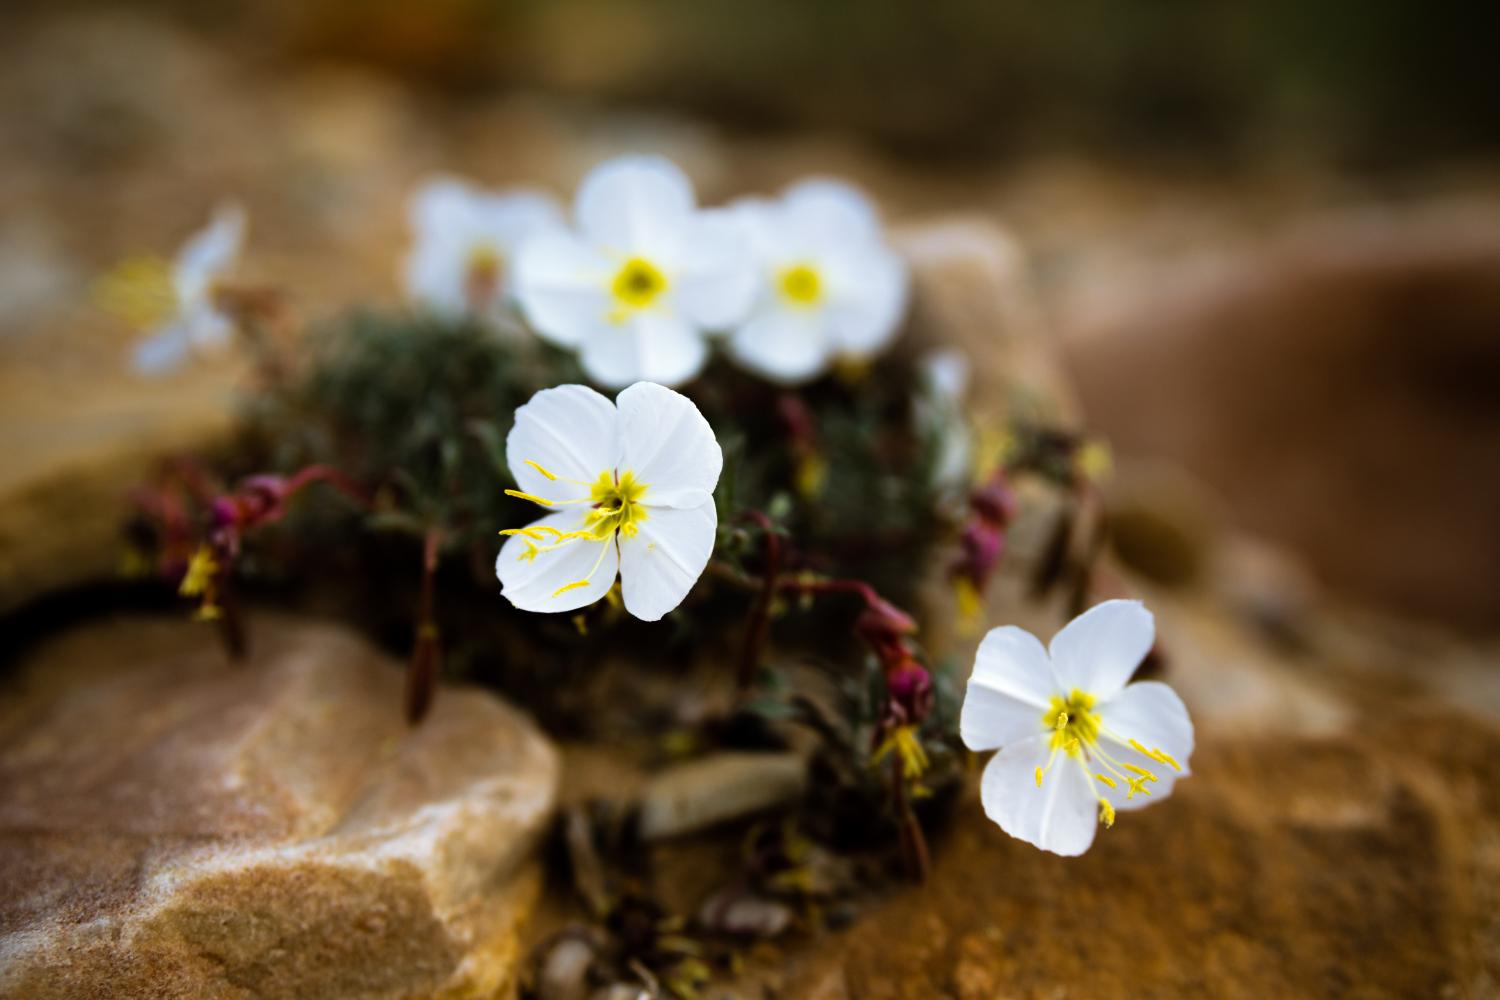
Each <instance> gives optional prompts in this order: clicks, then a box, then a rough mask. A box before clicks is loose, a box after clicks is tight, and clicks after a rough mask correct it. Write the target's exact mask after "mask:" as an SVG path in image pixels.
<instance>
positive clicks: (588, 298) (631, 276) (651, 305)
mask: <svg viewBox="0 0 1500 1000" xmlns="http://www.w3.org/2000/svg"><path fill="white" fill-rule="evenodd" d="M694 206H695V200H694V196H693V188H692V185H691V183H690V182H689V181H688V179H687V177H686V176H684V175H683V173H682V171H680V170H678V169H677V168H676V167H675V166H673V165H672V164H671V163H669V162H667V161H666V160H664V159H661V158H660V157H652V156H624V157H620V158H618V159H615V160H610V161H608V162H607V163H603V164H601V165H600V166H598V167H596V168H595V169H594V170H593V172H591V173H590V174H589V176H588V177H586V178H585V179H584V181H583V184H582V185H581V186H580V187H579V189H578V196H577V200H576V203H575V206H574V214H575V216H576V222H577V231H571V230H559V231H553V232H549V233H544V234H541V235H538V236H535V237H533V238H532V239H529V240H527V241H526V243H525V244H524V245H523V246H522V247H521V250H520V253H519V255H518V257H517V260H516V298H517V299H518V300H519V301H520V303H521V307H522V309H523V310H524V311H525V313H526V317H527V318H528V319H529V320H530V321H531V324H532V326H534V327H535V328H536V331H537V333H538V334H540V335H541V336H542V337H544V338H546V339H547V340H550V341H552V342H554V343H556V344H559V345H561V346H563V347H570V348H574V349H576V350H577V351H578V352H579V356H580V360H581V361H582V363H583V368H584V371H586V372H587V373H588V374H589V377H590V378H592V379H594V380H595V381H597V382H599V383H600V384H603V385H608V386H622V385H628V384H630V383H631V382H634V381H636V380H637V379H647V380H650V381H653V382H660V383H663V384H666V385H678V384H681V383H683V382H686V381H688V380H689V379H691V378H693V377H694V376H696V375H697V374H698V372H699V371H701V370H702V368H703V363H704V361H705V360H706V358H707V356H708V347H707V345H706V344H705V343H704V341H703V335H704V333H705V332H706V331H710V330H718V329H727V328H728V327H730V326H732V325H733V324H735V323H736V322H738V321H739V319H740V318H741V317H742V316H743V315H744V313H745V310H746V309H747V308H748V307H749V304H750V297H751V295H752V294H753V290H754V275H753V273H752V272H751V270H750V269H749V266H748V261H747V258H746V257H745V254H744V250H743V246H742V244H741V242H740V241H739V239H738V238H737V235H736V233H735V230H734V227H733V226H732V225H730V224H729V222H728V220H726V219H723V218H718V217H714V216H710V215H709V214H708V213H703V212H700V211H698V210H697V209H696V208H695V207H694Z"/></svg>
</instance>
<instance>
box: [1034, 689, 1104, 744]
mask: <svg viewBox="0 0 1500 1000" xmlns="http://www.w3.org/2000/svg"><path fill="white" fill-rule="evenodd" d="M1093 708H1094V696H1093V695H1091V694H1089V693H1088V692H1086V691H1079V690H1078V689H1077V688H1074V689H1073V693H1072V694H1070V695H1068V697H1067V698H1063V697H1062V696H1061V695H1053V696H1052V703H1051V704H1050V705H1048V706H1047V711H1046V712H1044V713H1042V722H1043V723H1044V724H1045V725H1046V726H1047V728H1048V729H1050V730H1052V746H1053V748H1054V749H1060V750H1062V751H1063V752H1065V753H1069V754H1073V755H1074V756H1077V755H1079V754H1080V753H1081V752H1082V749H1083V747H1085V746H1093V745H1094V744H1095V743H1097V742H1099V716H1098V715H1096V714H1095V713H1094V711H1093Z"/></svg>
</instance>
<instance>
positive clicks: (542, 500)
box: [505, 490, 557, 507]
mask: <svg viewBox="0 0 1500 1000" xmlns="http://www.w3.org/2000/svg"><path fill="white" fill-rule="evenodd" d="M505 495H506V496H508V497H515V498H516V499H517V500H530V501H531V502H532V503H536V504H541V505H542V506H543V507H551V506H554V505H555V504H556V502H557V501H555V500H548V499H547V498H546V497H539V496H537V495H536V494H535V493H522V492H521V491H520V490H506V491H505Z"/></svg>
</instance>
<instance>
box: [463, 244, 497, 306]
mask: <svg viewBox="0 0 1500 1000" xmlns="http://www.w3.org/2000/svg"><path fill="white" fill-rule="evenodd" d="M504 266H505V258H504V257H503V256H501V254H500V251H499V250H497V249H496V248H495V247H493V246H491V245H490V244H488V243H476V244H475V245H474V246H473V247H471V248H470V249H469V255H468V258H467V259H466V260H465V261H464V295H465V296H466V297H467V298H468V300H469V306H470V308H475V309H478V308H482V307H483V306H484V305H485V303H487V302H488V301H489V300H490V299H492V298H493V297H494V295H495V293H496V292H497V291H498V290H499V288H500V276H501V274H502V273H503V270H504Z"/></svg>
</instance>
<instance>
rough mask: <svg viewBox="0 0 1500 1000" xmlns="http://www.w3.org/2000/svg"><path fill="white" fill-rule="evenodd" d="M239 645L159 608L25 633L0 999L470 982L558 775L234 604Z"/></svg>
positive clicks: (307, 628)
mask: <svg viewBox="0 0 1500 1000" xmlns="http://www.w3.org/2000/svg"><path fill="white" fill-rule="evenodd" d="M256 637H257V641H258V644H259V649H258V651H257V652H256V654H255V655H254V656H253V657H252V659H251V661H250V662H249V663H247V664H244V665H241V666H238V667H231V666H228V665H226V664H225V663H224V661H223V659H222V657H221V655H220V654H219V652H218V650H217V649H216V647H215V646H214V644H213V639H212V636H211V634H210V633H209V632H208V631H207V630H204V629H195V628H193V627H192V626H189V625H187V624H184V623H181V622H173V623H165V622H162V623H152V622H140V621H130V622H119V623H109V624H105V625H99V626H94V627H92V628H89V629H85V630H82V631H80V632H77V633H73V634H71V635H69V636H67V637H65V638H63V639H61V640H58V641H55V642H53V643H52V644H51V645H49V646H47V647H45V648H43V649H42V650H40V651H39V652H38V653H37V654H36V655H35V656H34V657H32V658H31V659H30V660H29V661H28V662H27V663H26V664H24V665H23V668H22V670H21V672H20V674H19V675H18V677H17V678H16V681H15V682H14V683H13V685H12V686H11V688H10V690H9V691H7V692H6V694H5V698H4V701H0V883H3V884H4V885H5V893H4V894H3V897H0V995H3V996H6V997H28V998H47V997H68V998H86V997H152V998H162V997H183V998H187V997H192V998H206V997H294V996H296V997H305V996H320V997H321V996H327V997H341V998H358V997H381V998H386V997H389V998H398V997H471V996H472V997H489V996H492V995H494V994H495V993H497V992H498V991H500V990H502V989H504V988H507V986H508V984H509V983H510V982H511V979H512V976H513V973H514V970H515V965H516V962H517V959H518V949H519V933H520V929H521V925H522V923H523V922H524V920H525V919H526V918H527V916H528V915H529V913H530V910H531V908H532V905H533V903H534V901H535V897H536V894H537V892H538V888H539V885H538V883H539V879H538V874H537V871H536V869H535V866H534V865H533V864H532V863H531V862H530V858H531V850H532V847H533V845H534V843H535V841H536V839H537V836H538V834H539V831H540V829H541V827H542V826H543V824H544V823H545V821H546V819H547V817H548V814H549V812H550V809H551V806H552V803H553V799H554V795H555V792H556V783H557V776H558V763H557V758H556V755H555V753H554V751H553V750H552V748H551V746H550V744H549V743H548V742H547V741H546V739H545V738H544V737H543V736H542V735H541V734H540V733H539V732H538V731H537V730H536V729H535V728H534V727H533V726H532V724H531V723H530V722H529V721H528V720H527V719H525V718H524V717H523V716H522V715H521V714H520V713H518V712H516V711H515V710H514V709H511V708H509V707H508V706H506V705H504V704H502V703H501V702H499V701H498V700H497V699H495V698H494V697H493V696H491V695H489V694H486V693H482V692H478V691H464V690H454V691H445V692H444V693H443V696H442V697H441V698H439V699H438V702H437V705H436V707H435V709H434V711H433V714H432V715H431V717H430V718H429V719H428V720H427V722H426V723H425V724H424V725H423V726H421V727H420V728H418V729H415V730H408V729H407V728H406V726H405V724H404V722H403V721H402V716H401V707H400V706H401V698H400V688H401V674H400V670H399V668H398V666H397V665H396V664H393V663H391V662H388V661H387V660H386V658H385V657H384V656H382V655H381V654H379V653H377V652H376V651H374V650H372V649H371V648H369V647H368V646H366V645H365V644H364V643H362V642H361V641H359V640H357V639H355V638H353V637H351V636H350V635H348V634H346V633H344V632H342V631H340V630H338V629H335V628H332V627H327V626H320V625H310V624H305V623H296V622H292V621H290V620H285V619H277V620H267V621H261V622H257V627H256Z"/></svg>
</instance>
